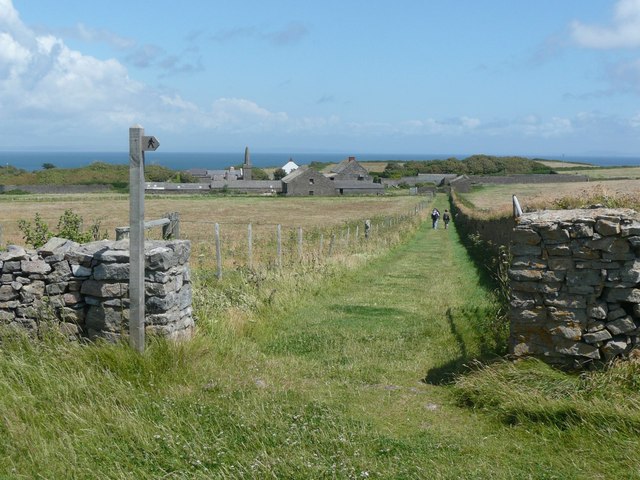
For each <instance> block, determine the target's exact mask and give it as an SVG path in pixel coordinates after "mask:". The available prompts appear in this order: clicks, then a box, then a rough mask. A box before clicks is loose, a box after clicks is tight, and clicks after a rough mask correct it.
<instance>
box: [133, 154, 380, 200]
mask: <svg viewBox="0 0 640 480" xmlns="http://www.w3.org/2000/svg"><path fill="white" fill-rule="evenodd" d="M248 153H249V152H248V149H247V150H246V151H245V162H244V164H243V168H242V169H240V170H235V169H233V168H230V169H228V170H205V169H191V170H187V172H188V173H190V174H191V175H193V176H195V177H196V178H197V179H198V180H199V182H198V183H180V184H177V183H164V182H147V183H146V185H145V190H147V191H148V192H149V193H197V192H209V191H225V190H226V191H230V192H239V193H254V194H276V193H282V194H284V195H296V196H302V195H305V196H309V195H321V196H328V195H382V194H384V186H383V185H382V184H379V183H374V182H373V179H372V178H371V176H370V175H369V172H368V171H367V169H366V168H364V167H363V166H362V165H360V164H359V163H358V162H357V161H356V159H355V157H348V158H347V159H345V160H343V161H342V162H340V163H339V164H338V165H336V166H335V167H333V168H332V169H331V171H330V172H329V173H327V174H324V173H321V172H318V171H316V170H313V169H311V168H309V166H307V165H303V166H302V167H298V168H297V169H295V170H293V171H291V172H290V173H289V174H288V175H287V176H286V177H284V178H283V179H282V180H251V179H250V178H251V161H250V159H249V154H248Z"/></svg>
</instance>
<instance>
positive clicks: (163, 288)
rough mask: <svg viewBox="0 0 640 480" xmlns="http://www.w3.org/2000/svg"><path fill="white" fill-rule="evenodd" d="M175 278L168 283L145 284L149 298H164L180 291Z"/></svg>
mask: <svg viewBox="0 0 640 480" xmlns="http://www.w3.org/2000/svg"><path fill="white" fill-rule="evenodd" d="M176 283H177V282H176V279H175V277H174V278H173V280H172V281H171V282H168V283H155V282H145V284H144V290H145V293H146V294H147V295H149V296H156V297H164V296H166V295H168V294H169V293H171V292H175V291H177V290H178V288H176V287H177V285H176Z"/></svg>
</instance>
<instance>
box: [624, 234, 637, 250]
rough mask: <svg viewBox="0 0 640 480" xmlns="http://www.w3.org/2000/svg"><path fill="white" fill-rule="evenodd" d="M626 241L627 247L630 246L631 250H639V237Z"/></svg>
mask: <svg viewBox="0 0 640 480" xmlns="http://www.w3.org/2000/svg"><path fill="white" fill-rule="evenodd" d="M627 241H628V242H629V245H631V248H633V249H635V250H637V249H638V248H640V237H638V236H635V237H628V238H627Z"/></svg>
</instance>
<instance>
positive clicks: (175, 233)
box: [162, 212, 180, 240]
mask: <svg viewBox="0 0 640 480" xmlns="http://www.w3.org/2000/svg"><path fill="white" fill-rule="evenodd" d="M165 217H166V218H168V219H169V223H168V224H167V225H163V226H162V239H163V240H170V239H172V238H174V239H175V238H180V213H179V212H171V213H167V214H165Z"/></svg>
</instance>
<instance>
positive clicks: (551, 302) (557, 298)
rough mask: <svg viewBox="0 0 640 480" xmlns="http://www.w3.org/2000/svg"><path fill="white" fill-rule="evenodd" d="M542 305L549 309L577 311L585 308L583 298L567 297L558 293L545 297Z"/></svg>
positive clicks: (585, 304) (585, 302) (585, 303)
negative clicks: (557, 308) (549, 307)
mask: <svg viewBox="0 0 640 480" xmlns="http://www.w3.org/2000/svg"><path fill="white" fill-rule="evenodd" d="M544 304H545V305H548V306H551V307H559V308H563V309H564V308H571V309H579V308H586V307H587V301H586V299H585V298H584V297H580V296H575V295H567V294H564V293H559V294H555V295H547V296H546V297H545V298H544Z"/></svg>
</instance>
